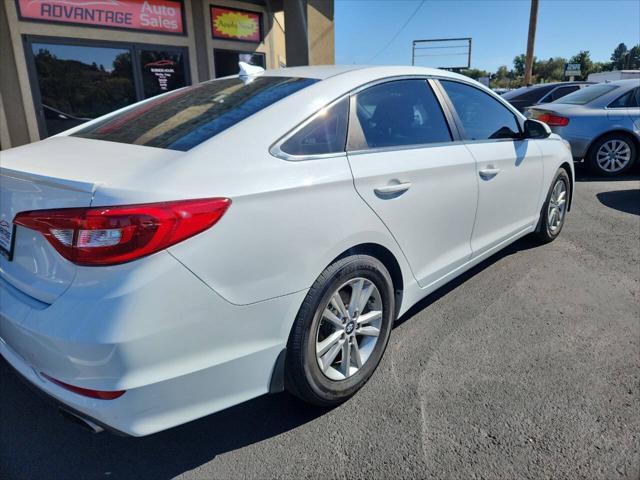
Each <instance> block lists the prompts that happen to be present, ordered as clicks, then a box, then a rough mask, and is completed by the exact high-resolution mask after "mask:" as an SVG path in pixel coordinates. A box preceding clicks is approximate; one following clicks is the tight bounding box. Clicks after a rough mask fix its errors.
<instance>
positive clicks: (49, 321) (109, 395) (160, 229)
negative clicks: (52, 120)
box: [0, 66, 574, 436]
mask: <svg viewBox="0 0 640 480" xmlns="http://www.w3.org/2000/svg"><path fill="white" fill-rule="evenodd" d="M0 174H1V176H0V200H1V203H0V205H1V207H0V215H1V218H0V220H1V221H2V226H1V227H0V233H2V235H0V251H2V252H3V256H2V257H0V295H1V302H0V353H1V354H2V356H3V357H4V358H5V359H6V360H7V361H8V363H9V364H11V365H12V366H13V367H14V369H15V370H17V371H18V372H19V374H21V375H22V376H23V377H25V378H26V379H28V381H29V382H31V383H32V384H33V385H35V386H36V387H38V389H40V390H41V391H42V392H45V393H46V394H47V395H48V396H50V397H52V398H53V399H55V400H56V401H57V402H58V403H59V404H60V405H61V408H62V409H63V410H64V411H65V412H67V413H68V414H69V415H72V416H73V417H74V418H75V419H76V420H78V421H81V422H83V423H85V424H86V425H89V426H91V428H92V429H93V430H95V431H97V430H100V429H101V428H103V427H107V428H110V429H113V430H116V431H119V432H122V433H125V434H129V435H134V436H142V435H147V434H151V433H154V432H157V431H160V430H163V429H166V428H169V427H173V426H175V425H179V424H182V423H185V422H188V421H190V420H193V419H196V418H199V417H202V416H204V415H208V414H210V413H213V412H216V411H219V410H221V409H224V408H227V407H229V406H232V405H234V404H237V403H240V402H243V401H245V400H248V399H250V398H253V397H256V396H258V395H261V394H265V393H267V392H274V391H281V390H282V389H283V388H286V389H288V390H289V391H291V392H292V393H294V394H296V395H298V396H299V397H301V398H302V399H304V400H306V401H308V402H310V403H313V404H316V405H324V406H333V405H337V404H339V403H340V402H343V401H345V400H346V399H348V398H349V397H351V396H352V395H353V394H354V393H355V392H356V391H357V390H358V389H359V388H360V387H362V385H363V384H364V383H365V382H366V381H367V379H368V378H369V377H370V376H371V375H372V373H373V372H374V370H375V368H376V366H377V365H378V363H379V362H380V359H381V357H382V355H383V353H384V350H385V347H386V345H387V341H388V339H389V335H390V333H391V329H392V325H393V322H394V320H395V319H396V318H398V316H400V315H402V314H403V313H405V312H406V311H407V310H408V309H409V307H411V306H412V305H414V304H415V303H416V302H417V301H418V300H420V299H421V298H423V297H425V296H426V295H427V294H429V293H430V292H432V291H434V290H435V289H437V288H438V287H440V286H441V285H443V284H445V283H446V282H448V281H449V280H451V279H452V278H454V277H456V276H457V275H460V274H461V273H462V272H464V271H465V270H467V269H469V268H470V267H472V266H473V265H475V264H477V263H479V262H480V261H482V260H483V259H485V258H487V257H489V256H490V255H492V254H493V253H495V252H497V251H498V250H500V249H502V248H504V247H505V246H506V245H508V244H510V243H512V242H514V241H515V240H517V239H518V238H520V237H522V236H524V235H527V234H530V233H533V234H534V235H536V236H537V238H538V239H539V240H541V241H543V242H549V241H551V240H553V239H555V238H556V237H557V236H558V234H559V233H560V231H561V229H562V226H563V223H564V220H565V213H566V211H567V210H568V208H569V205H570V200H571V193H572V189H573V182H574V180H573V178H574V177H573V162H572V158H571V152H570V150H569V148H568V147H567V145H566V143H565V142H564V141H563V140H562V139H561V138H560V137H558V136H557V135H555V134H551V132H550V131H549V129H548V128H547V127H546V126H545V125H544V124H541V123H539V122H536V121H534V120H526V119H525V118H524V117H523V116H522V115H521V114H520V113H518V112H517V111H516V110H515V109H514V108H513V107H511V106H510V105H509V104H508V103H507V102H506V101H504V100H502V99H500V97H498V96H497V95H495V94H494V93H492V92H491V91H489V90H488V89H486V88H484V87H483V86H481V85H480V84H479V83H477V82H474V81H472V80H470V79H468V78H466V77H463V76H460V75H457V74H453V73H449V72H445V71H440V70H433V69H426V68H418V67H367V68H363V67H355V66H351V67H300V68H289V69H283V70H278V71H266V72H261V73H260V72H256V73H255V74H253V75H248V76H244V75H243V76H240V77H238V76H236V77H228V78H225V79H219V80H214V81H210V82H205V83H202V84H199V85H195V86H192V87H187V88H184V89H181V90H177V91H174V92H170V93H168V94H165V95H163V96H159V97H155V98H153V99H150V100H146V101H144V102H141V103H138V104H135V105H132V106H130V107H128V108H125V109H123V110H120V111H118V112H114V113H112V114H110V115H107V116H105V117H102V118H99V119H96V120H93V121H91V122H89V123H86V124H84V125H81V126H79V127H76V128H74V129H72V130H69V131H67V132H64V133H62V134H60V135H57V136H56V137H53V138H49V139H47V140H44V141H41V142H37V143H34V144H31V145H26V146H22V147H18V148H14V149H12V150H8V151H5V152H2V167H1V170H0Z"/></svg>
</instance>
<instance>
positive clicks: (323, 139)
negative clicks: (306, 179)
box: [280, 98, 349, 155]
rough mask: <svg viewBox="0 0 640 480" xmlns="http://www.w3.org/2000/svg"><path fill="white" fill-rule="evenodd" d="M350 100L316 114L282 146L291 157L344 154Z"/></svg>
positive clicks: (342, 101) (346, 99) (344, 100)
mask: <svg viewBox="0 0 640 480" xmlns="http://www.w3.org/2000/svg"><path fill="white" fill-rule="evenodd" d="M348 116H349V99H348V98H345V99H343V100H341V101H340V102H338V103H336V104H335V105H332V106H331V107H328V108H325V109H323V110H321V111H319V112H318V113H316V114H315V115H314V116H313V118H312V119H311V121H310V122H309V123H307V124H306V125H305V126H304V127H302V128H301V129H300V130H299V131H298V132H296V133H295V134H294V135H293V136H292V137H291V138H289V139H288V140H287V141H286V142H284V143H283V144H282V145H281V146H280V150H282V151H283V152H284V153H288V154H289V155H322V154H327V153H338V152H344V147H345V143H346V141H347V119H348Z"/></svg>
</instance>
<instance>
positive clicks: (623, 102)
mask: <svg viewBox="0 0 640 480" xmlns="http://www.w3.org/2000/svg"><path fill="white" fill-rule="evenodd" d="M639 106H640V88H634V89H632V90H629V91H628V92H627V93H625V94H624V95H621V96H620V97H618V98H616V99H615V100H614V101H613V102H611V103H610V104H609V107H608V108H638V107H639Z"/></svg>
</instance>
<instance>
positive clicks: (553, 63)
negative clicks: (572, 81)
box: [533, 57, 567, 82]
mask: <svg viewBox="0 0 640 480" xmlns="http://www.w3.org/2000/svg"><path fill="white" fill-rule="evenodd" d="M565 63H567V59H566V58H562V57H553V58H550V59H549V60H540V61H538V62H536V63H534V65H533V73H534V75H535V76H536V80H537V81H545V82H561V81H562V80H564V64H565Z"/></svg>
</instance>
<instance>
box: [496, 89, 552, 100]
mask: <svg viewBox="0 0 640 480" xmlns="http://www.w3.org/2000/svg"><path fill="white" fill-rule="evenodd" d="M552 89H553V86H552V85H547V86H542V87H538V86H535V87H522V88H518V89H516V90H511V91H510V92H507V93H505V94H504V95H502V98H504V99H505V100H509V102H511V101H518V102H525V103H526V102H529V105H533V104H534V103H536V102H537V101H538V100H540V99H541V98H542V97H544V96H545V95H546V94H547V93H549V92H550V91H551V90H552Z"/></svg>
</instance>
